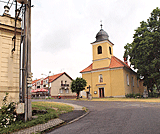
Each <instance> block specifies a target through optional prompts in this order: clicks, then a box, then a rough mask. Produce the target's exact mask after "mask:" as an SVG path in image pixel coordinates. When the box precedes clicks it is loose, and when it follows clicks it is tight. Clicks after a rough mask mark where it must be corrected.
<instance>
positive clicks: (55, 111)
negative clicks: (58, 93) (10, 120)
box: [0, 102, 73, 134]
mask: <svg viewBox="0 0 160 134" xmlns="http://www.w3.org/2000/svg"><path fill="white" fill-rule="evenodd" d="M32 108H33V109H36V110H46V111H47V113H46V114H36V116H38V118H36V119H32V120H31V121H27V122H24V121H22V120H20V121H18V120H17V121H15V123H14V124H12V125H8V126H7V127H6V128H0V134H9V133H11V132H15V131H19V130H21V129H24V128H29V127H32V126H35V125H37V124H44V123H46V122H48V121H49V120H51V119H54V118H57V117H58V116H59V115H60V114H62V113H68V112H71V111H73V107H72V106H69V105H66V104H62V103H55V102H32Z"/></svg>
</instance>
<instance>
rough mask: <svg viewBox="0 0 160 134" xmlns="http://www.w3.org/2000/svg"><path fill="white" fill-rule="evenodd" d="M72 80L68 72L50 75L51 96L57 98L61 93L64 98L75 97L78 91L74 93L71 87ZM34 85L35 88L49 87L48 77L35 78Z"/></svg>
mask: <svg viewBox="0 0 160 134" xmlns="http://www.w3.org/2000/svg"><path fill="white" fill-rule="evenodd" d="M71 82H72V78H71V77H70V76H69V75H68V74H67V73H66V72H63V73H59V74H55V75H52V76H49V93H50V96H51V97H53V98H57V97H58V95H60V96H61V97H62V98H75V97H76V93H72V91H71V88H70V86H71ZM32 85H33V86H32V89H33V90H36V89H42V88H44V89H48V77H46V78H42V79H37V80H34V81H33V82H32ZM47 95H48V94H47Z"/></svg>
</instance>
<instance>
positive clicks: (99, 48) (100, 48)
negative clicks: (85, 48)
mask: <svg viewBox="0 0 160 134" xmlns="http://www.w3.org/2000/svg"><path fill="white" fill-rule="evenodd" d="M98 54H102V47H101V46H98Z"/></svg>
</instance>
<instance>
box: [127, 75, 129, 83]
mask: <svg viewBox="0 0 160 134" xmlns="http://www.w3.org/2000/svg"><path fill="white" fill-rule="evenodd" d="M127 85H128V86H129V77H128V74H127Z"/></svg>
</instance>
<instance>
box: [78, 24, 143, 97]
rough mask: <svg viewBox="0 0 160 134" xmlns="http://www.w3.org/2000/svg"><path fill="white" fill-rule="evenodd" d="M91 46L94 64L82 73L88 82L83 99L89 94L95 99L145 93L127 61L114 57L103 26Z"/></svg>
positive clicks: (83, 92)
mask: <svg viewBox="0 0 160 134" xmlns="http://www.w3.org/2000/svg"><path fill="white" fill-rule="evenodd" d="M91 44H92V55H93V59H92V61H93V63H92V64H91V65H89V66H88V67H87V68H85V69H83V70H82V71H81V72H80V73H81V74H82V78H84V79H85V80H86V81H87V86H86V87H85V90H83V91H82V93H81V95H82V97H84V98H88V95H89V93H90V94H91V95H92V97H94V98H104V97H125V95H126V94H129V93H140V94H142V93H143V91H144V88H145V87H144V86H143V81H142V80H139V79H137V75H136V72H134V71H133V70H132V69H131V68H130V66H129V65H128V64H127V60H125V61H124V62H123V61H121V60H120V59H118V58H117V57H115V56H114V55H113V46H114V44H113V43H112V42H111V41H110V40H109V36H108V34H107V32H105V31H104V30H103V29H102V25H101V29H100V31H99V32H98V33H97V35H96V41H95V42H93V43H91Z"/></svg>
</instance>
